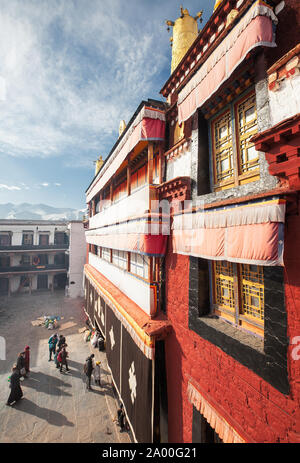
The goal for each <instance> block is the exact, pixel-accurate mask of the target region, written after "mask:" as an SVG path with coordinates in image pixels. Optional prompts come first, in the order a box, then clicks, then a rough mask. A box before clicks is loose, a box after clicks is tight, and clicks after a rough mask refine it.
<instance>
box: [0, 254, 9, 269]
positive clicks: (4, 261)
mask: <svg viewBox="0 0 300 463" xmlns="http://www.w3.org/2000/svg"><path fill="white" fill-rule="evenodd" d="M9 266H10V257H9V256H0V267H2V268H4V267H9Z"/></svg>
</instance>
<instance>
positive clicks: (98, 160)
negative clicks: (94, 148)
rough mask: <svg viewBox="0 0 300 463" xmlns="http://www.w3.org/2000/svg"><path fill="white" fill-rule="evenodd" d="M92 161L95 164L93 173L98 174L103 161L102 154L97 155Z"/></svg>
mask: <svg viewBox="0 0 300 463" xmlns="http://www.w3.org/2000/svg"><path fill="white" fill-rule="evenodd" d="M94 163H95V164H96V167H95V175H97V174H98V172H99V170H100V169H101V167H102V166H103V164H104V161H103V159H102V156H99V158H98V159H97V161H94Z"/></svg>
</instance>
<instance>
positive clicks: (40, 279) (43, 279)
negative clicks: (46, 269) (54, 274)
mask: <svg viewBox="0 0 300 463" xmlns="http://www.w3.org/2000/svg"><path fill="white" fill-rule="evenodd" d="M37 289H48V275H38V276H37Z"/></svg>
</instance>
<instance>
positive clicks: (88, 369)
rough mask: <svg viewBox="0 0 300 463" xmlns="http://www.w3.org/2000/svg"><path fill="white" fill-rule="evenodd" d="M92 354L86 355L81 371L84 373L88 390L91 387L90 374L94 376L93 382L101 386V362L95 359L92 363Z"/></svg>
mask: <svg viewBox="0 0 300 463" xmlns="http://www.w3.org/2000/svg"><path fill="white" fill-rule="evenodd" d="M94 357H95V355H94V354H91V355H90V356H89V357H87V359H86V361H85V364H84V368H83V371H84V373H85V375H86V388H87V390H88V391H90V390H91V389H92V387H91V379H92V375H93V377H94V381H95V384H97V385H98V386H100V387H101V377H100V364H101V362H99V361H96V363H95V364H94Z"/></svg>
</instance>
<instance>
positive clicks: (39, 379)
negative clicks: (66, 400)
mask: <svg viewBox="0 0 300 463" xmlns="http://www.w3.org/2000/svg"><path fill="white" fill-rule="evenodd" d="M23 386H24V387H31V388H33V389H36V391H37V392H44V393H46V394H50V395H65V396H71V394H69V393H68V392H65V391H63V390H62V389H61V388H62V387H72V386H71V384H69V383H66V382H65V381H62V380H61V379H60V378H56V377H55V376H50V375H46V374H45V373H40V372H39V373H36V372H33V371H31V372H30V376H29V377H28V378H27V379H25V380H24V381H23V382H22V387H23Z"/></svg>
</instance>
